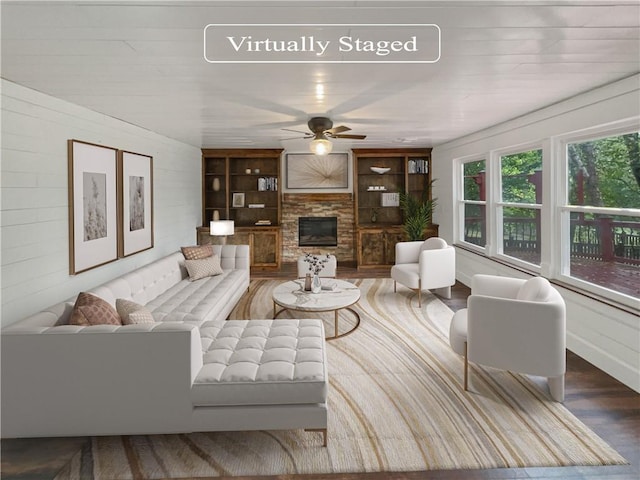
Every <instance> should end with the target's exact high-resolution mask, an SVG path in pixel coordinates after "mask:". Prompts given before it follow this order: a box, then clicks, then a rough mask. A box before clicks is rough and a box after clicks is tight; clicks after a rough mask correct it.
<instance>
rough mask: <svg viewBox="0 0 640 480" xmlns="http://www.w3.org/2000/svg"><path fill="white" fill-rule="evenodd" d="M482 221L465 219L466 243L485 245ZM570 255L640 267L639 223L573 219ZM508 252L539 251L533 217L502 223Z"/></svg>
mask: <svg viewBox="0 0 640 480" xmlns="http://www.w3.org/2000/svg"><path fill="white" fill-rule="evenodd" d="M484 227H485V225H484V219H483V218H479V217H477V218H472V217H468V218H466V219H465V232H464V234H465V236H464V238H465V240H466V241H467V242H470V243H473V244H476V245H481V246H484V245H485V243H486V239H485V228H484ZM570 234H571V256H572V257H573V258H587V259H591V260H599V261H604V262H619V263H628V264H632V265H640V222H620V221H616V220H614V219H613V218H610V217H600V218H598V219H594V220H586V219H581V218H577V219H571V224H570ZM503 237H504V239H503V242H504V243H503V246H504V250H505V251H522V252H527V251H528V252H536V253H538V252H540V242H539V241H538V232H537V228H536V220H535V219H534V218H509V219H506V220H505V222H504V223H503Z"/></svg>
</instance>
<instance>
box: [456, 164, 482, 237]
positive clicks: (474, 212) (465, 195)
mask: <svg viewBox="0 0 640 480" xmlns="http://www.w3.org/2000/svg"><path fill="white" fill-rule="evenodd" d="M485 167H486V162H485V160H474V161H471V162H465V163H463V164H462V170H463V189H462V200H461V206H462V210H463V213H462V217H463V218H464V226H463V228H462V229H461V230H462V240H464V241H465V242H468V243H472V244H474V245H477V246H479V247H484V246H485V245H486V243H487V215H486V211H487V207H486V203H487V202H486V200H487V197H486V183H487V179H486V168H485Z"/></svg>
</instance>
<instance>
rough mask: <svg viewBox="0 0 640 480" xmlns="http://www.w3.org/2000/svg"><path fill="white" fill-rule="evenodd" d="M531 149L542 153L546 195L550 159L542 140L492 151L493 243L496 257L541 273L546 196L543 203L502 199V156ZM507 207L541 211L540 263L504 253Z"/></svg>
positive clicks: (543, 190)
mask: <svg viewBox="0 0 640 480" xmlns="http://www.w3.org/2000/svg"><path fill="white" fill-rule="evenodd" d="M531 150H540V151H541V154H542V176H543V181H542V185H543V189H542V192H543V195H544V192H545V190H547V189H546V188H545V182H544V179H545V177H544V175H545V170H546V168H545V167H546V165H547V164H548V161H546V158H547V157H548V155H545V152H548V149H547V148H545V144H544V142H543V141H542V140H535V141H532V142H527V143H522V144H520V145H515V146H510V147H505V148H500V149H496V150H493V151H492V152H491V158H492V163H493V164H494V165H495V168H493V169H492V170H493V171H494V172H495V173H494V175H493V177H492V180H494V182H493V188H491V190H492V192H493V207H494V208H493V209H492V210H494V211H495V215H494V225H493V229H492V232H493V233H494V234H495V241H494V242H493V245H494V246H495V251H494V256H495V258H498V259H500V260H501V261H503V262H505V263H508V264H511V265H515V266H517V267H519V268H522V269H525V270H527V271H530V272H533V273H536V274H538V275H540V274H541V272H542V265H543V264H544V263H545V261H544V258H545V257H544V253H545V246H544V241H543V239H544V233H545V232H543V230H545V228H547V227H546V226H545V225H548V224H547V223H545V222H544V209H543V205H544V197H543V200H542V203H539V204H538V203H518V202H505V201H503V200H502V157H504V156H508V155H517V154H519V153H525V152H528V151H531ZM505 207H506V208H529V209H531V210H539V211H540V216H541V225H542V227H541V231H540V232H538V237H539V241H540V265H537V264H535V263H531V262H527V261H525V260H522V259H520V258H517V257H513V256H511V255H507V254H506V253H504V229H503V225H504V215H503V214H504V208H505ZM487 235H488V234H487Z"/></svg>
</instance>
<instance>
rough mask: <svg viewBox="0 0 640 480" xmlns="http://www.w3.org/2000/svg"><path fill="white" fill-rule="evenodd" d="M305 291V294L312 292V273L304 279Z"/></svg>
mask: <svg viewBox="0 0 640 480" xmlns="http://www.w3.org/2000/svg"><path fill="white" fill-rule="evenodd" d="M304 291H305V292H310V291H311V274H310V273H307V275H306V276H305V277H304Z"/></svg>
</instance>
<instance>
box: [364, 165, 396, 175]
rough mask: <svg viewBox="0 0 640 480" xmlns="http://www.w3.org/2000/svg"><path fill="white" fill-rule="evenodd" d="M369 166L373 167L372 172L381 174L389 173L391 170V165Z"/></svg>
mask: <svg viewBox="0 0 640 480" xmlns="http://www.w3.org/2000/svg"><path fill="white" fill-rule="evenodd" d="M369 168H370V169H371V171H372V172H374V173H379V174H380V175H383V174H385V173H387V172H388V171H389V170H391V167H369Z"/></svg>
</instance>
